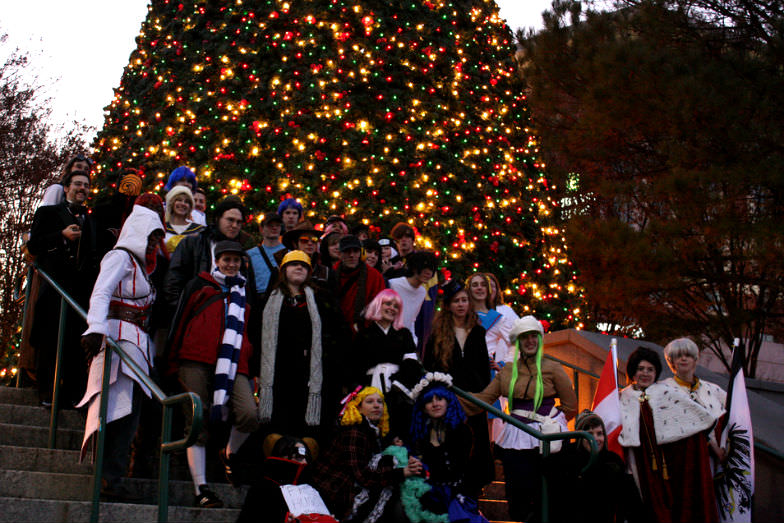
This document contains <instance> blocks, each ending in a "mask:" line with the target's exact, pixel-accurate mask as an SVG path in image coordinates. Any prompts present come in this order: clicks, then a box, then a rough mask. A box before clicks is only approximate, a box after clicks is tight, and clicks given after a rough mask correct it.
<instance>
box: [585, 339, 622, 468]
mask: <svg viewBox="0 0 784 523" xmlns="http://www.w3.org/2000/svg"><path fill="white" fill-rule="evenodd" d="M617 368H618V340H617V339H615V338H613V339H612V342H610V350H609V352H607V360H606V361H605V362H604V368H603V369H602V375H601V377H600V378H599V386H598V387H596V393H595V394H594V396H593V405H591V410H593V411H594V412H595V413H596V414H597V415H598V416H599V417H600V418H602V421H604V429H605V430H606V431H607V434H606V435H605V445H606V446H607V449H608V450H610V451H612V452H615V453H616V454H618V455H619V456H620V457H621V459H623V449H622V448H621V445H620V444H619V443H618V436H620V434H621V400H620V395H619V394H618V372H617V370H616V369H617Z"/></svg>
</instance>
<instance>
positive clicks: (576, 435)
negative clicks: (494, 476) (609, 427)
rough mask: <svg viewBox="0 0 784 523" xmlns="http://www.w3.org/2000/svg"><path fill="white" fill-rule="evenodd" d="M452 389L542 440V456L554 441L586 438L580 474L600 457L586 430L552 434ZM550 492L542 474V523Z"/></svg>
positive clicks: (545, 521)
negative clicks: (587, 451)
mask: <svg viewBox="0 0 784 523" xmlns="http://www.w3.org/2000/svg"><path fill="white" fill-rule="evenodd" d="M452 390H453V391H454V392H455V394H457V395H458V396H460V397H461V398H463V399H465V400H466V401H468V402H470V403H473V404H474V405H476V406H477V407H479V408H481V409H483V410H486V411H487V412H490V413H491V414H493V415H495V416H497V417H499V418H501V419H502V420H504V421H505V422H506V423H510V424H511V425H512V426H514V427H515V428H518V429H520V430H522V431H523V432H525V433H527V434H528V435H530V436H532V437H534V438H536V439H538V440H539V441H541V442H542V444H543V446H542V457H543V458H547V456H549V455H550V443H551V442H552V441H559V440H565V439H580V438H582V439H584V440H586V441H587V442H588V444H589V445H590V447H591V451H590V454H589V456H588V463H586V465H585V467H583V469H582V470H581V471H580V474H584V473H585V471H587V470H588V469H589V468H591V467H592V466H593V465H594V464H595V463H596V460H597V459H598V458H599V449H598V447H597V446H596V440H595V439H594V437H593V436H592V435H591V434H590V433H588V432H585V431H584V430H576V431H566V432H556V433H552V434H544V433H542V432H540V431H538V430H536V429H533V428H531V427H529V426H528V425H526V424H525V423H523V422H522V421H520V420H518V419H515V418H513V417H512V416H509V415H508V414H506V413H504V412H502V411H501V410H499V409H497V408H495V407H493V406H492V405H490V404H489V403H485V402H484V401H482V400H480V399H479V398H476V397H474V396H473V395H472V394H471V393H470V392H466V391H464V390H463V389H460V388H458V387H455V386H454V385H453V386H452ZM549 507H550V502H549V494H548V492H547V476H546V475H545V474H542V514H541V516H542V517H541V521H542V523H548V521H549Z"/></svg>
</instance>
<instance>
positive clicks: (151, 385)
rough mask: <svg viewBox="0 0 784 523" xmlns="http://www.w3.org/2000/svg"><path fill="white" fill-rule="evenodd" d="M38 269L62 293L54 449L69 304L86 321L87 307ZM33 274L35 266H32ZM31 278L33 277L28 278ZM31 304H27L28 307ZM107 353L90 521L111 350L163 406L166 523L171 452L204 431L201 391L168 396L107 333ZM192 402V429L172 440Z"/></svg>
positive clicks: (97, 490)
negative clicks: (178, 409)
mask: <svg viewBox="0 0 784 523" xmlns="http://www.w3.org/2000/svg"><path fill="white" fill-rule="evenodd" d="M34 265H35V270H37V271H38V273H39V274H40V276H41V277H42V278H43V279H44V280H45V281H46V282H47V283H48V284H49V285H51V286H52V288H53V289H54V290H55V291H57V293H58V294H60V321H59V329H60V330H59V333H58V342H57V359H56V362H55V375H54V385H53V392H52V411H51V417H50V421H49V448H54V446H55V438H56V435H57V421H58V420H57V417H58V410H59V409H58V401H59V395H60V371H61V366H62V365H61V364H62V357H63V340H64V337H65V323H66V316H67V309H66V305H68V306H70V307H71V308H72V309H74V310H75V311H76V313H77V314H78V315H79V316H80V317H81V318H82V319H84V320H87V314H86V313H85V311H84V309H82V308H81V306H80V305H79V304H78V303H77V302H76V301H75V300H74V299H73V298H72V297H71V296H70V295H69V294H68V293H67V292H66V291H65V290H64V289H63V288H62V287H61V286H60V285H59V284H58V283H57V282H55V281H54V280H53V279H52V277H51V276H49V275H48V274H47V273H46V272H45V271H44V270H42V269H41V268H40V267H38V266H37V265H36V264H34ZM30 270H31V273H32V270H33V267H31V269H30ZM28 281H30V280H28ZM28 306H29V303H26V304H25V307H28ZM105 350H106V353H105V355H108V357H104V368H103V385H102V387H101V409H100V414H99V419H100V426H99V429H98V444H97V452H96V460H95V471H94V475H93V496H92V511H91V514H90V521H91V522H94V523H98V519H99V515H100V498H101V477H102V469H103V454H104V445H105V438H106V411H107V407H108V403H109V394H104V392H105V391H108V389H109V378H110V374H111V361H112V353H114V354H117V355H118V357H119V358H120V359H121V360H122V362H123V363H124V364H125V365H126V366H127V367H128V368H129V369H131V371H132V372H133V373H134V374H135V375H136V376H137V377H138V378H139V381H140V382H141V383H142V384H144V386H145V387H147V388H148V389H149V390H150V392H151V394H152V395H153V397H154V398H155V399H156V400H157V401H159V402H160V403H161V404H162V405H163V420H162V424H161V456H160V467H159V472H158V473H159V476H158V521H160V522H162V523H165V522H166V521H167V520H168V517H169V462H170V457H171V453H172V452H174V451H176V450H180V449H183V448H187V447H190V446H191V445H193V444H194V443H195V442H196V438H197V437H198V435H199V433H200V432H201V427H202V423H203V420H202V405H201V399H200V398H199V396H198V394H194V393H192V392H185V393H182V394H176V395H174V396H167V395H166V393H164V392H163V391H162V390H161V389H160V387H158V385H157V384H156V383H155V382H154V381H153V380H152V379H151V378H150V377H149V376H148V375H147V374H146V373H145V372H144V371H143V370H142V369H141V368H140V367H139V366H138V365H137V364H136V362H135V361H134V360H133V359H132V358H131V357H130V356H129V355H128V354H127V353H126V352H125V351H124V350H123V349H122V347H120V346H119V345H118V344H117V342H116V341H115V340H113V339H112V338H111V337H109V336H106V349H105ZM185 402H190V404H191V411H192V416H193V423H192V424H191V428H190V431H189V432H188V434H186V436H185V437H184V438H182V439H179V440H176V441H169V438H170V437H171V425H172V413H173V409H174V407H175V406H176V405H179V404H181V403H185Z"/></svg>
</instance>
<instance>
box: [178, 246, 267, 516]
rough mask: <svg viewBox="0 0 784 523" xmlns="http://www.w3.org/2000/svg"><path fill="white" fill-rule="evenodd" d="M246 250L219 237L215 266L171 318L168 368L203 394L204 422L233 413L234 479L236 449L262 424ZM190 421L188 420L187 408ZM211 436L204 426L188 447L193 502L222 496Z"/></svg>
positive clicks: (228, 464)
mask: <svg viewBox="0 0 784 523" xmlns="http://www.w3.org/2000/svg"><path fill="white" fill-rule="evenodd" d="M243 255H244V250H243V249H242V246H241V245H240V244H239V243H237V242H234V241H228V240H223V241H220V242H218V244H217V245H216V246H215V266H216V267H215V269H214V270H213V271H212V273H208V272H206V271H204V272H202V273H200V274H199V275H198V276H197V277H196V278H194V279H193V280H192V281H190V282H189V283H188V285H187V286H186V287H185V290H184V291H183V294H182V299H181V300H180V306H179V307H178V311H177V314H176V315H175V321H174V323H173V325H175V326H176V327H175V328H176V330H175V333H174V335H173V336H172V337H171V346H170V350H169V354H168V361H169V368H168V369H167V374H170V375H172V374H175V373H176V375H177V378H178V380H179V382H180V385H181V386H182V388H183V389H184V390H186V391H188V392H195V393H196V394H198V395H199V397H201V401H202V406H203V408H204V419H205V422H206V421H207V420H209V421H210V422H211V423H223V422H227V421H229V419H230V418H229V416H231V422H232V427H231V434H230V436H229V441H228V444H227V445H226V447H225V448H224V449H222V450H221V453H220V457H221V461H222V462H223V465H224V468H225V472H226V479H228V480H229V482H231V483H234V471H233V469H232V460H233V455H234V454H236V453H237V452H238V451H239V449H240V447H241V446H242V444H243V443H245V441H246V440H247V439H248V436H249V435H250V433H251V432H254V431H255V430H256V429H257V428H258V427H259V422H258V417H257V415H256V401H255V399H254V397H253V385H252V384H251V381H250V379H249V374H250V372H249V366H248V360H249V359H250V357H251V354H252V352H253V348H252V345H251V343H250V340H249V339H248V319H249V318H250V306H249V305H248V303H247V301H246V296H245V277H244V276H242V275H241V274H240V272H239V271H240V266H241V264H242V256H243ZM186 411H187V409H186ZM186 424H187V425H188V426H189V424H190V415H189V413H188V412H186ZM205 427H206V424H205ZM186 428H187V427H186ZM207 440H208V432H207V430H206V428H205V429H202V431H201V433H200V434H199V436H198V439H197V440H196V444H194V445H193V446H191V447H189V448H188V450H187V455H188V468H189V469H190V471H191V478H192V479H193V486H194V489H195V492H196V498H195V505H196V506H197V507H202V508H213V507H221V506H223V502H222V501H221V500H220V499H219V498H218V496H217V495H216V494H215V493H214V492H213V491H212V490H211V489H210V488H209V487H208V486H207V472H206V467H207V451H206V447H207Z"/></svg>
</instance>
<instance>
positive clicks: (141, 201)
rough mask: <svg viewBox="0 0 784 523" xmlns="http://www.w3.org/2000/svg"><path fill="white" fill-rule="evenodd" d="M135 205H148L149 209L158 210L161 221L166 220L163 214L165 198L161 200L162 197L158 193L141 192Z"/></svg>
mask: <svg viewBox="0 0 784 523" xmlns="http://www.w3.org/2000/svg"><path fill="white" fill-rule="evenodd" d="M134 205H141V206H142V207H147V208H148V209H150V210H153V211H155V212H157V213H158V216H160V218H161V223H164V222H165V220H164V214H163V200H161V197H160V196H158V195H157V194H153V193H149V192H146V193H144V194H140V195H139V196H138V197H137V198H136V200H135V201H134Z"/></svg>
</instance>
